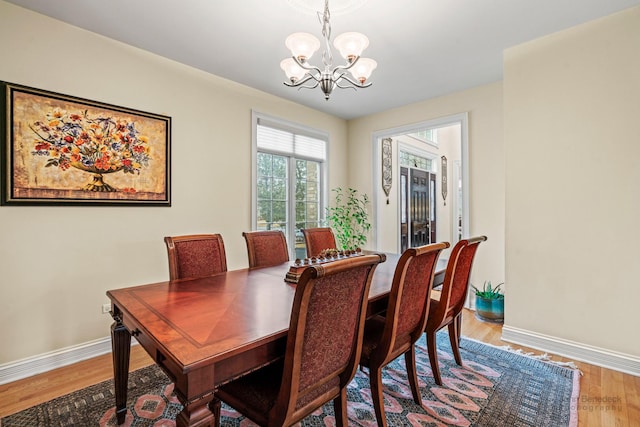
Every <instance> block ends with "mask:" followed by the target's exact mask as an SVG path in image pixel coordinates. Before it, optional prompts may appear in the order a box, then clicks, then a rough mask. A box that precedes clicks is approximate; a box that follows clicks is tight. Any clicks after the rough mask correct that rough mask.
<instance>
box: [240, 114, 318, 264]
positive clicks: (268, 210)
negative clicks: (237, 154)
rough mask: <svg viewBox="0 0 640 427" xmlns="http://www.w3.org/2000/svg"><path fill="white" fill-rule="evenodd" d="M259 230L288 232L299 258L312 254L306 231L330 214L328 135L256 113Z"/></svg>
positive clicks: (256, 211)
mask: <svg viewBox="0 0 640 427" xmlns="http://www.w3.org/2000/svg"><path fill="white" fill-rule="evenodd" d="M253 122H254V135H255V152H256V165H255V171H256V172H255V175H254V176H255V179H256V181H255V191H254V194H255V196H254V202H255V211H254V214H253V215H254V227H255V229H256V230H282V231H283V232H284V233H285V235H286V237H287V242H288V243H289V250H290V253H292V254H294V257H295V258H304V257H305V256H306V250H305V244H304V237H303V236H302V233H301V232H300V229H301V228H310V227H318V226H320V225H321V223H322V219H323V213H324V197H323V194H324V192H325V186H324V176H325V170H326V167H327V165H326V158H327V154H326V151H327V143H328V139H329V138H328V136H327V135H326V134H322V133H320V132H317V131H314V130H312V129H307V128H304V127H301V126H297V125H295V124H292V123H288V122H284V121H281V120H277V119H273V118H270V117H266V116H263V115H260V114H254V120H253Z"/></svg>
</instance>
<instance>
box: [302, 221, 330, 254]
mask: <svg viewBox="0 0 640 427" xmlns="http://www.w3.org/2000/svg"><path fill="white" fill-rule="evenodd" d="M300 231H302V234H303V235H304V242H305V245H306V246H307V257H309V258H310V257H314V256H317V255H318V254H319V253H320V252H322V251H323V250H325V249H338V248H337V247H336V238H335V236H334V235H333V231H332V230H331V228H330V227H317V228H302V229H301V230H300Z"/></svg>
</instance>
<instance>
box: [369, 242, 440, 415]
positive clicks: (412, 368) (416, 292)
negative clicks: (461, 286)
mask: <svg viewBox="0 0 640 427" xmlns="http://www.w3.org/2000/svg"><path fill="white" fill-rule="evenodd" d="M448 247H449V243H448V242H442V243H434V244H432V245H427V246H421V247H419V248H409V249H407V250H406V251H404V252H403V253H402V256H401V257H400V260H399V261H398V264H397V266H396V269H395V273H394V275H393V282H392V284H391V291H390V293H389V302H388V305H387V310H386V312H385V314H384V315H376V316H373V317H371V318H369V319H367V321H366V323H365V327H364V338H363V344H362V355H361V356H360V366H364V367H367V368H369V381H370V383H371V399H372V400H373V406H374V409H375V413H376V419H377V420H378V426H386V425H387V419H386V415H385V411H384V397H383V394H382V368H383V367H384V366H386V365H388V364H389V363H391V362H392V361H393V360H395V359H396V358H397V357H399V356H400V355H402V354H404V360H405V365H406V367H407V377H408V379H409V384H410V385H411V393H412V394H413V400H414V401H415V402H416V404H418V405H422V396H421V395H420V388H419V387H418V377H417V374H416V358H415V343H416V341H417V340H418V339H419V338H420V336H422V332H423V331H424V329H425V325H426V321H427V312H428V307H429V301H430V296H431V289H432V286H433V278H434V272H435V268H436V264H437V262H438V257H439V256H440V253H441V252H442V250H444V249H446V248H448Z"/></svg>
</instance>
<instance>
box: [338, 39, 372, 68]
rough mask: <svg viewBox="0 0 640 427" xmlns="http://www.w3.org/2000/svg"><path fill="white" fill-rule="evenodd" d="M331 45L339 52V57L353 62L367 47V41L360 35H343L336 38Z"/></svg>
mask: <svg viewBox="0 0 640 427" xmlns="http://www.w3.org/2000/svg"><path fill="white" fill-rule="evenodd" d="M333 45H334V46H335V47H336V49H338V50H339V51H340V55H341V56H342V57H343V58H344V59H346V60H347V61H349V62H353V60H354V59H355V58H356V57H358V56H360V55H362V51H363V50H365V49H366V48H367V46H369V39H368V38H367V36H365V35H364V34H361V33H355V32H350V33H343V34H340V35H339V36H338V37H336V39H335V40H334V41H333Z"/></svg>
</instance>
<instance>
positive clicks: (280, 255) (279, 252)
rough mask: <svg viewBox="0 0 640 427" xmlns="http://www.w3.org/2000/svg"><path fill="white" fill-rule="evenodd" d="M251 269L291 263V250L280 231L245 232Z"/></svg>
mask: <svg viewBox="0 0 640 427" xmlns="http://www.w3.org/2000/svg"><path fill="white" fill-rule="evenodd" d="M242 235H243V236H244V239H245V241H246V243H247V256H248V257H249V268H258V267H269V266H272V265H278V264H282V263H284V262H287V261H289V248H288V246H287V239H286V237H285V235H284V233H283V232H282V231H280V230H267V231H245V232H243V233H242Z"/></svg>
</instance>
